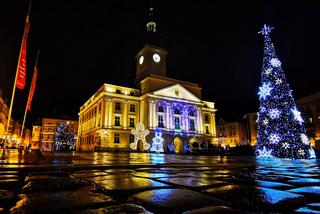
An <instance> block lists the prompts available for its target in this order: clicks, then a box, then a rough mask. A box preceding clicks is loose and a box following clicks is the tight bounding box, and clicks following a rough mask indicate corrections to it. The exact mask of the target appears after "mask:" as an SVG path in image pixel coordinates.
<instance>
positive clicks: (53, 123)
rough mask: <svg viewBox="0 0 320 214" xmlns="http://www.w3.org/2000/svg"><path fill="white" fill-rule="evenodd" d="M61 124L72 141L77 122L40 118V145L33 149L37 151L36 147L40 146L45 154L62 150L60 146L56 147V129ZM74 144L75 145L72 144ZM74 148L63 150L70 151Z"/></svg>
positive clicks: (75, 132) (75, 133)
mask: <svg viewBox="0 0 320 214" xmlns="http://www.w3.org/2000/svg"><path fill="white" fill-rule="evenodd" d="M61 124H65V125H66V130H65V131H66V132H67V134H71V135H72V133H74V134H73V138H74V141H75V139H76V136H77V132H78V121H77V120H69V119H59V118H42V126H41V135H40V145H37V146H35V148H34V149H38V148H36V147H38V146H41V150H42V151H45V152H53V151H58V150H64V149H63V148H62V146H58V145H57V134H56V133H57V129H58V128H59V127H60V125H61ZM74 144H75V143H74ZM72 149H74V146H72V147H71V148H70V146H69V145H68V148H65V150H72Z"/></svg>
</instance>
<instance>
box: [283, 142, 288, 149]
mask: <svg viewBox="0 0 320 214" xmlns="http://www.w3.org/2000/svg"><path fill="white" fill-rule="evenodd" d="M282 148H284V149H289V148H290V145H289V143H287V142H284V143H283V144H282Z"/></svg>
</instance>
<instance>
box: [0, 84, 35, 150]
mask: <svg viewBox="0 0 320 214" xmlns="http://www.w3.org/2000/svg"><path fill="white" fill-rule="evenodd" d="M8 113H9V108H8V106H7V104H6V102H5V101H4V100H3V97H2V90H1V89H0V144H1V145H3V143H4V141H5V140H6V141H7V143H6V146H7V147H8V148H19V147H20V146H22V147H24V146H27V145H28V144H29V142H30V139H31V131H30V129H27V128H26V127H24V131H23V134H22V139H20V134H21V128H22V125H21V124H20V123H19V122H17V121H15V120H13V119H12V118H11V120H10V126H9V133H7V124H8Z"/></svg>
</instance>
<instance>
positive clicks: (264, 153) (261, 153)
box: [257, 146, 273, 158]
mask: <svg viewBox="0 0 320 214" xmlns="http://www.w3.org/2000/svg"><path fill="white" fill-rule="evenodd" d="M257 151H258V153H259V154H258V157H260V158H271V157H273V155H272V154H271V153H272V150H271V149H270V150H267V149H266V147H265V146H264V147H263V149H262V150H261V149H258V150H257Z"/></svg>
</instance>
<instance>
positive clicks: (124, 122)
mask: <svg viewBox="0 0 320 214" xmlns="http://www.w3.org/2000/svg"><path fill="white" fill-rule="evenodd" d="M122 117H123V118H122V119H123V128H124V129H127V128H128V124H127V117H128V101H126V100H124V101H123V114H122Z"/></svg>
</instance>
